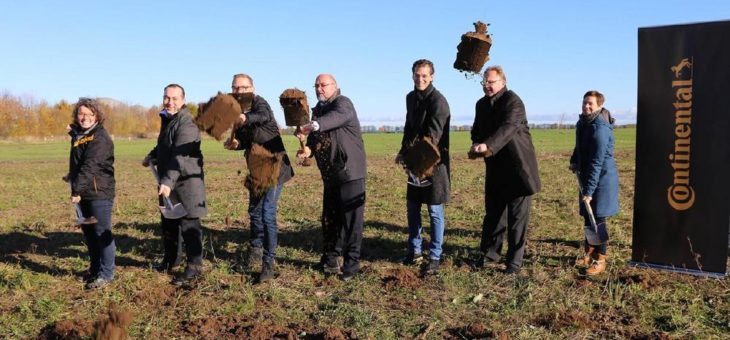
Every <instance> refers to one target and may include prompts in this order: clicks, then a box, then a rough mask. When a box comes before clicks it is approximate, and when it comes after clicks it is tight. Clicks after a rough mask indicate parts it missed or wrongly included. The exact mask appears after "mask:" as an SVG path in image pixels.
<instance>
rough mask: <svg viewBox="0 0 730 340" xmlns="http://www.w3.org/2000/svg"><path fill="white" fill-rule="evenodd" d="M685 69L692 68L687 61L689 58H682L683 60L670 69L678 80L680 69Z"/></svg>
mask: <svg viewBox="0 0 730 340" xmlns="http://www.w3.org/2000/svg"><path fill="white" fill-rule="evenodd" d="M685 67H686V68H691V67H692V63H691V62H690V61H689V58H684V59H682V61H680V62H679V64H677V66H672V67H671V69H672V72H674V76H675V77H676V78H679V74H680V73H682V69H684V68H685Z"/></svg>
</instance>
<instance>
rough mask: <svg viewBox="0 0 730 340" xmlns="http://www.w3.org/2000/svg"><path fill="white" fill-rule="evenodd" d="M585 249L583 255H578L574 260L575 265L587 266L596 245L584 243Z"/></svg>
mask: <svg viewBox="0 0 730 340" xmlns="http://www.w3.org/2000/svg"><path fill="white" fill-rule="evenodd" d="M585 251H586V253H585V255H583V257H579V258H578V259H577V260H575V266H576V267H588V266H589V265H590V264H591V261H592V260H593V253H594V252H595V251H596V247H594V246H591V245H588V244H587V243H586V246H585Z"/></svg>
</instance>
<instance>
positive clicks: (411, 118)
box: [395, 59, 451, 274]
mask: <svg viewBox="0 0 730 340" xmlns="http://www.w3.org/2000/svg"><path fill="white" fill-rule="evenodd" d="M411 71H412V72H413V84H414V87H415V88H414V90H413V91H411V92H410V93H408V95H407V96H406V110H407V111H406V125H405V127H404V130H403V140H402V142H401V149H400V151H399V152H398V155H397V156H396V159H395V161H396V163H398V164H403V159H404V156H405V154H406V153H407V152H408V151H409V149H410V148H411V147H413V145H414V144H415V143H417V142H420V141H423V140H424V139H429V140H430V142H431V143H432V144H433V146H435V147H436V149H437V150H438V153H439V157H440V159H439V161H438V163H436V164H435V165H434V167H433V173H432V175H431V176H429V177H427V178H425V179H423V180H419V179H417V178H413V176H412V174H409V177H410V178H411V180H409V181H408V189H407V194H406V199H407V209H408V253H407V254H406V258H405V260H404V263H405V264H407V265H414V264H418V263H419V262H421V261H422V259H423V257H422V248H421V243H422V239H421V229H422V226H421V205H422V204H425V205H426V206H427V207H428V214H429V217H430V220H431V244H430V246H429V254H428V256H429V259H430V261H429V262H428V264H427V265H426V266H425V267H424V268H423V270H424V273H425V274H433V273H435V272H436V271H437V270H438V268H439V265H440V263H441V252H442V249H441V246H442V244H443V241H444V228H445V220H444V203H446V202H447V201H448V200H449V191H450V186H451V184H450V181H449V178H450V170H449V122H450V120H451V113H450V112H449V103H448V102H447V101H446V98H444V96H443V95H442V94H441V92H439V91H438V90H436V88H435V87H434V86H433V74H434V67H433V63H431V62H430V61H428V60H425V59H420V60H417V61H416V62H414V63H413V67H412V68H411ZM409 172H410V170H409Z"/></svg>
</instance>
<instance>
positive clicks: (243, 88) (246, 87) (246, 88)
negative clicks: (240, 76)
mask: <svg viewBox="0 0 730 340" xmlns="http://www.w3.org/2000/svg"><path fill="white" fill-rule="evenodd" d="M252 87H253V86H231V89H232V90H233V91H238V90H239V89H240V90H244V91H246V90H248V89H250V88H252Z"/></svg>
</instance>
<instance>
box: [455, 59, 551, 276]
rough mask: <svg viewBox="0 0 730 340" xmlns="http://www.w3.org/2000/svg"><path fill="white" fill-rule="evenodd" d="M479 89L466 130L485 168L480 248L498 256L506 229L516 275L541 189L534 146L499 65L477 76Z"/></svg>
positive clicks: (486, 255) (509, 267)
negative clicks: (479, 96)
mask: <svg viewBox="0 0 730 340" xmlns="http://www.w3.org/2000/svg"><path fill="white" fill-rule="evenodd" d="M482 86H483V89H484V93H485V94H486V95H485V96H484V97H483V98H482V99H480V100H479V101H477V104H476V114H475V117H474V124H473V125H472V130H471V140H472V143H473V144H472V146H471V149H470V150H469V156H470V157H471V158H476V157H483V158H484V163H485V164H486V167H487V174H486V179H485V184H484V208H485V211H486V214H485V216H484V221H483V223H482V240H481V246H480V247H481V251H482V252H483V258H482V260H483V261H484V262H496V261H498V260H499V259H500V252H501V249H502V237H503V235H504V232H505V229H506V230H507V257H506V259H505V264H506V269H505V272H506V273H508V274H517V273H518V272H519V271H520V268H521V267H522V257H523V255H524V253H525V243H526V238H527V225H528V223H529V220H530V206H531V203H532V195H533V194H535V193H537V192H539V191H540V176H539V174H538V170H537V159H536V157H535V147H534V146H533V145H532V137H531V136H530V129H529V127H528V125H527V117H526V114H525V105H524V104H523V103H522V100H521V99H520V97H519V96H517V94H516V93H514V92H512V91H510V90H508V89H507V77H506V76H505V74H504V71H503V70H502V68H501V67H499V66H491V67H488V68H487V70H486V71H485V72H484V80H483V81H482ZM503 215H504V216H503Z"/></svg>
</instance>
